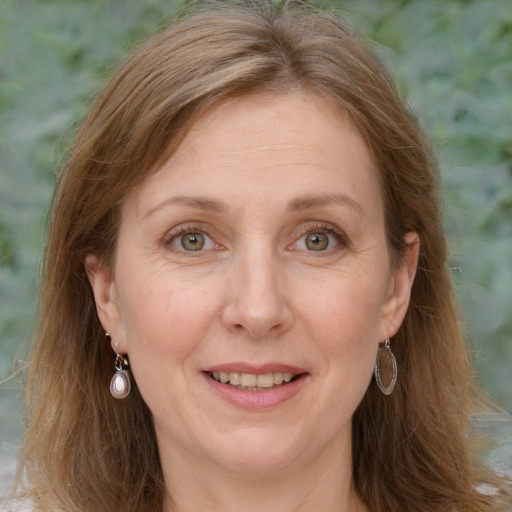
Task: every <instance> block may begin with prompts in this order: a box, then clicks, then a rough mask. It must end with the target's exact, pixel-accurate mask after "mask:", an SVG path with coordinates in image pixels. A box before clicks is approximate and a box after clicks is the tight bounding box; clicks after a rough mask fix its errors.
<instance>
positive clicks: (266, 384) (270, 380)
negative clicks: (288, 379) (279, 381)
mask: <svg viewBox="0 0 512 512" xmlns="http://www.w3.org/2000/svg"><path fill="white" fill-rule="evenodd" d="M273 385H274V374H273V373H265V374H263V375H258V380H257V383H256V386H258V387H259V388H271V387H272V386H273Z"/></svg>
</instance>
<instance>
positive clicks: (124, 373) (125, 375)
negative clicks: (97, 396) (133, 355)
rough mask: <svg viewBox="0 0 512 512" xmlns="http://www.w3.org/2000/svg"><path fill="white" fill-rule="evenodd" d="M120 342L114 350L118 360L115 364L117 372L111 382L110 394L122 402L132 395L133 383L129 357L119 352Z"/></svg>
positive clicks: (117, 342)
mask: <svg viewBox="0 0 512 512" xmlns="http://www.w3.org/2000/svg"><path fill="white" fill-rule="evenodd" d="M118 345H119V341H116V343H115V345H114V350H115V352H116V359H115V362H114V368H115V369H116V372H115V373H114V375H113V376H112V380H111V381H110V393H111V394H112V396H113V397H114V398H116V399H117V400H122V399H123V398H126V397H127V396H128V395H129V394H130V390H131V387H132V386H131V381H130V371H129V368H130V362H129V361H128V356H123V355H121V354H119V353H118V352H117V347H118Z"/></svg>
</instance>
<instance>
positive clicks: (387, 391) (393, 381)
mask: <svg viewBox="0 0 512 512" xmlns="http://www.w3.org/2000/svg"><path fill="white" fill-rule="evenodd" d="M383 350H385V351H386V352H387V354H388V356H389V358H390V359H391V364H392V365H393V375H392V377H391V381H390V383H389V384H388V385H387V386H384V384H382V380H381V378H380V358H381V355H382V351H383ZM373 373H374V374H375V380H376V382H377V386H379V389H380V390H381V391H382V392H383V393H384V394H385V395H391V393H393V389H394V388H395V384H396V377H397V366H396V359H395V356H394V355H393V352H391V340H390V339H389V338H388V339H387V340H386V341H384V342H383V343H381V344H380V345H379V350H378V352H377V359H376V361H375V368H374V370H373Z"/></svg>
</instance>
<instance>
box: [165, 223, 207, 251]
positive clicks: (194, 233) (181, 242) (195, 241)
mask: <svg viewBox="0 0 512 512" xmlns="http://www.w3.org/2000/svg"><path fill="white" fill-rule="evenodd" d="M168 244H169V245H171V246H172V248H173V249H175V250H178V251H187V252H198V251H202V250H207V249H215V248H216V247H217V244H216V243H215V242H214V241H213V240H212V239H211V238H210V237H209V236H208V235H207V234H206V233H204V232H202V231H200V230H198V229H197V228H191V227H184V228H180V229H179V230H178V232H175V233H172V234H171V237H170V240H169V242H168Z"/></svg>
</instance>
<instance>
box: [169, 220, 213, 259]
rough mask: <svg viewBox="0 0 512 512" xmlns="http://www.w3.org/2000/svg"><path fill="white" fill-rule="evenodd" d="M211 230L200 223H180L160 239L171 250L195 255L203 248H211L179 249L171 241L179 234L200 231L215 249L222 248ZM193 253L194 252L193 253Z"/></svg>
mask: <svg viewBox="0 0 512 512" xmlns="http://www.w3.org/2000/svg"><path fill="white" fill-rule="evenodd" d="M210 231H211V230H210V229H209V228H208V226H205V225H204V224H202V223H193V222H189V223H185V224H180V225H179V226H176V227H174V228H172V229H171V230H169V231H167V232H166V234H165V235H164V237H163V239H162V243H163V245H164V246H166V247H168V248H169V249H170V250H173V251H175V252H180V253H181V252H182V253H186V254H189V255H197V254H198V253H201V252H204V251H205V250H206V251H207V250H211V249H201V250H199V251H187V250H185V249H179V248H176V247H173V242H174V241H175V240H177V239H179V238H180V237H181V236H183V235H186V234H192V233H201V234H202V235H204V236H205V237H206V238H207V239H209V240H210V241H211V242H212V243H213V244H214V245H215V249H222V246H221V245H220V244H219V243H217V242H216V241H215V240H214V238H213V237H212V236H211V235H210V233H209V232H210ZM194 253H195V254H194Z"/></svg>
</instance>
